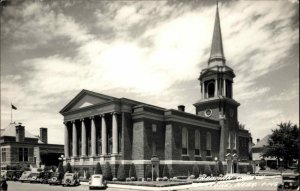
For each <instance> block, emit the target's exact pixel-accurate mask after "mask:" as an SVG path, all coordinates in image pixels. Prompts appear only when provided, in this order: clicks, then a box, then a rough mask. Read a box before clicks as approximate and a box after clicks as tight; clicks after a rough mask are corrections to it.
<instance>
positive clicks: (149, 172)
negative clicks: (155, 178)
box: [145, 165, 152, 178]
mask: <svg viewBox="0 0 300 191" xmlns="http://www.w3.org/2000/svg"><path fill="white" fill-rule="evenodd" d="M145 178H152V168H151V165H147V166H146V170H145Z"/></svg>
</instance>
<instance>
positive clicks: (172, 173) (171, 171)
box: [169, 168, 174, 178]
mask: <svg viewBox="0 0 300 191" xmlns="http://www.w3.org/2000/svg"><path fill="white" fill-rule="evenodd" d="M173 177H174V171H173V168H171V169H169V178H173Z"/></svg>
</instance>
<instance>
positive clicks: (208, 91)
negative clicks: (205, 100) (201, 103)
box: [207, 82, 215, 98]
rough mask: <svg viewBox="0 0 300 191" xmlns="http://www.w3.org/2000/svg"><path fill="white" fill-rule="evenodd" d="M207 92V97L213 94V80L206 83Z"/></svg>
mask: <svg viewBox="0 0 300 191" xmlns="http://www.w3.org/2000/svg"><path fill="white" fill-rule="evenodd" d="M207 93H208V97H209V98H210V97H214V96H215V83H214V82H209V83H208V84H207Z"/></svg>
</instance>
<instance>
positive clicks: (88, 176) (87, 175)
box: [85, 170, 91, 179]
mask: <svg viewBox="0 0 300 191" xmlns="http://www.w3.org/2000/svg"><path fill="white" fill-rule="evenodd" d="M90 177H91V174H90V172H89V170H87V171H86V174H85V178H86V179H89V178H90Z"/></svg>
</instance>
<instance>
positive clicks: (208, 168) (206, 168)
mask: <svg viewBox="0 0 300 191" xmlns="http://www.w3.org/2000/svg"><path fill="white" fill-rule="evenodd" d="M203 174H206V175H207V176H210V175H211V168H210V166H209V165H208V164H206V165H204V170H203Z"/></svg>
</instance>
